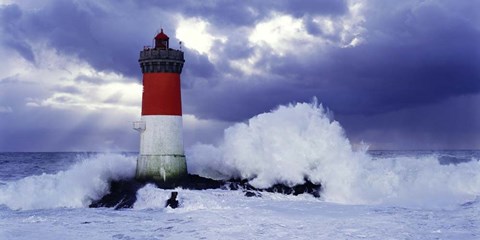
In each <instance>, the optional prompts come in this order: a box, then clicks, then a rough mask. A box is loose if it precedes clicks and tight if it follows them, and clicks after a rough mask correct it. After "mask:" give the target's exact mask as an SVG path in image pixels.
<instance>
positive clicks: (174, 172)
mask: <svg viewBox="0 0 480 240" xmlns="http://www.w3.org/2000/svg"><path fill="white" fill-rule="evenodd" d="M154 41H155V46H154V47H144V49H143V50H142V51H141V52H140V59H139V60H138V61H139V63H140V68H141V70H142V73H143V95H142V117H141V121H137V122H134V126H133V127H134V129H135V130H137V131H139V132H140V154H139V156H138V159H137V170H136V178H137V179H139V180H144V181H145V180H146V181H154V182H155V183H157V184H158V185H165V186H174V185H175V182H176V181H177V180H180V179H182V178H183V177H185V176H186V175H187V164H186V160H185V153H184V149H183V132H182V101H181V90H180V74H181V73H182V68H183V64H184V62H185V59H184V57H183V52H182V51H181V50H176V49H172V48H170V47H169V37H168V36H167V35H166V34H165V33H164V32H163V29H162V30H161V32H160V33H158V34H157V35H156V36H155V39H154Z"/></svg>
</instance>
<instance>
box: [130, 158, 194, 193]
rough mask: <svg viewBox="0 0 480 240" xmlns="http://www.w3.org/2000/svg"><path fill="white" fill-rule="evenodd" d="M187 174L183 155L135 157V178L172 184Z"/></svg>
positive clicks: (159, 183)
mask: <svg viewBox="0 0 480 240" xmlns="http://www.w3.org/2000/svg"><path fill="white" fill-rule="evenodd" d="M186 176H187V163H186V160H185V155H174V154H163V155H140V156H139V157H138V159H137V173H136V178H137V179H138V180H142V181H153V182H155V183H156V184H158V185H166V186H168V185H174V184H175V182H176V181H178V180H181V179H182V178H184V177H186Z"/></svg>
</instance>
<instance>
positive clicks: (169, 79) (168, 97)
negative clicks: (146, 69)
mask: <svg viewBox="0 0 480 240" xmlns="http://www.w3.org/2000/svg"><path fill="white" fill-rule="evenodd" d="M142 115H178V116H181V115H182V99H181V94H180V74H178V73H144V74H143V99H142Z"/></svg>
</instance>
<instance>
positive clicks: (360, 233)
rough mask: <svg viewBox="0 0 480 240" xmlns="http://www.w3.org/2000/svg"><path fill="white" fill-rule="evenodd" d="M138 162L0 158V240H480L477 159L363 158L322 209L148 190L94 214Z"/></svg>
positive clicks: (289, 201)
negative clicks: (175, 200)
mask: <svg viewBox="0 0 480 240" xmlns="http://www.w3.org/2000/svg"><path fill="white" fill-rule="evenodd" d="M136 155H137V153H0V239H2V240H3V239H5V240H10V239H480V198H479V195H480V171H479V170H480V162H479V160H480V151H466V150H465V151H366V152H365V153H363V154H362V160H361V161H362V163H361V164H360V165H359V164H356V165H355V164H354V166H355V167H356V168H362V170H361V171H358V172H359V173H361V174H360V175H358V176H360V177H359V178H355V181H357V182H358V181H360V182H362V181H365V182H364V183H362V184H360V183H358V184H354V183H352V182H349V181H345V182H344V183H345V184H346V185H348V186H341V185H338V184H339V183H337V182H335V181H334V180H335V179H333V178H334V177H341V176H342V175H338V176H337V175H331V176H329V178H322V177H321V176H319V179H323V180H322V181H323V182H322V183H323V184H325V188H326V189H325V193H324V196H322V197H321V198H319V199H318V198H314V197H313V196H311V195H307V194H304V195H299V196H289V195H282V194H278V193H262V197H245V196H244V192H243V191H241V190H237V191H228V190H204V191H197V190H182V189H177V191H178V192H179V199H180V207H179V208H177V209H171V208H165V207H164V204H165V201H166V199H167V198H168V197H169V195H170V191H169V190H162V189H158V188H155V187H154V186H152V185H147V186H145V187H143V188H142V189H140V190H139V191H138V193H137V202H136V203H135V205H134V207H133V208H132V209H122V210H114V209H111V208H97V209H91V208H88V205H89V204H90V203H91V202H92V201H93V200H95V199H98V198H100V197H101V196H103V195H104V194H105V193H107V192H108V183H109V181H111V180H118V179H127V178H132V177H133V175H134V172H135V161H136ZM358 161H360V160H358ZM191 165H192V166H193V168H198V166H195V163H191ZM340 167H341V166H338V169H330V171H333V172H335V171H341V169H340ZM189 169H190V167H189ZM197 170H198V169H197ZM189 171H190V170H189ZM367 175H370V176H372V177H373V178H369V176H367ZM345 179H347V176H345ZM338 180H339V182H340V183H341V182H342V181H341V180H342V179H338ZM264 182H265V181H262V182H261V184H263V183H264ZM330 182H333V183H334V185H329V183H330ZM337 186H339V187H337ZM355 195H356V196H355ZM352 196H355V197H352ZM350 199H351V200H350Z"/></svg>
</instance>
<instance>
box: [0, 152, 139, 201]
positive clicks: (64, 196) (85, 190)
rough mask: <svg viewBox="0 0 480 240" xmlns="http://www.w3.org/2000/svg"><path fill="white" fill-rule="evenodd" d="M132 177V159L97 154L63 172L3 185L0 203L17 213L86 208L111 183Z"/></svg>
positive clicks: (103, 192) (0, 190) (115, 155)
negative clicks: (20, 210)
mask: <svg viewBox="0 0 480 240" xmlns="http://www.w3.org/2000/svg"><path fill="white" fill-rule="evenodd" d="M134 174H135V157H127V156H124V155H120V154H98V155H95V156H93V157H89V158H86V159H83V160H81V161H79V162H78V163H76V164H74V165H73V166H72V167H70V168H69V169H68V170H66V171H60V172H58V173H55V174H42V175H36V176H29V177H25V178H23V179H20V180H17V181H12V182H6V183H5V185H2V186H0V204H5V205H6V206H8V207H9V208H11V209H16V210H17V209H22V210H26V209H45V208H58V207H68V208H75V207H86V206H88V205H89V204H90V203H91V201H92V200H94V199H99V198H101V197H102V196H103V195H105V194H106V193H107V192H108V191H109V181H110V180H120V179H126V178H133V176H134Z"/></svg>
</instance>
